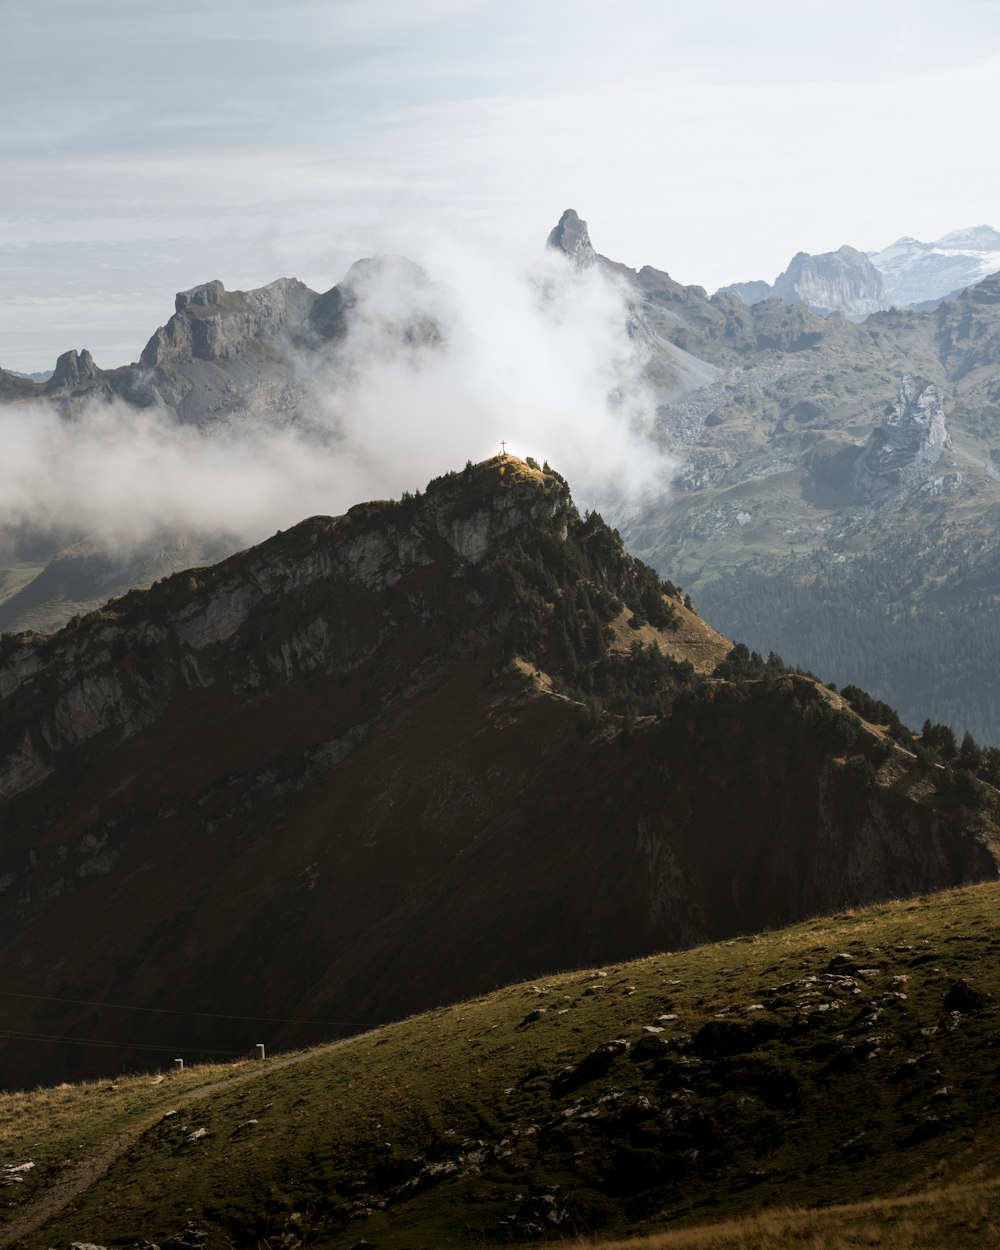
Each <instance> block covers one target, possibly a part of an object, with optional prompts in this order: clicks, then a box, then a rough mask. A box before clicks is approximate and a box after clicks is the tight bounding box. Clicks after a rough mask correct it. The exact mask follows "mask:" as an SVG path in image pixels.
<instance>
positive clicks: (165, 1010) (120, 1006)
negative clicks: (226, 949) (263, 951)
mask: <svg viewBox="0 0 1000 1250" xmlns="http://www.w3.org/2000/svg"><path fill="white" fill-rule="evenodd" d="M0 998H27V999H31V1000H32V1001H34V1002H39V1003H69V1004H70V1005H72V1006H74V1007H104V1008H106V1009H108V1010H109V1011H147V1012H151V1013H154V1014H156V1015H160V1016H191V1017H193V1018H195V1019H197V1020H243V1021H246V1022H247V1023H251V1024H315V1025H325V1026H326V1027H327V1028H333V1029H336V1028H348V1029H354V1028H357V1029H368V1028H371V1023H372V1022H371V1021H370V1020H296V1019H288V1018H286V1017H283V1016H232V1015H226V1014H224V1013H223V1012H219V1011H181V1010H179V1009H176V1010H175V1009H174V1008H172V1007H136V1006H130V1005H128V1004H126V1003H98V1002H91V1001H90V1000H89V999H86V998H56V997H55V996H54V995H51V994H20V993H17V992H15V991H14V990H0Z"/></svg>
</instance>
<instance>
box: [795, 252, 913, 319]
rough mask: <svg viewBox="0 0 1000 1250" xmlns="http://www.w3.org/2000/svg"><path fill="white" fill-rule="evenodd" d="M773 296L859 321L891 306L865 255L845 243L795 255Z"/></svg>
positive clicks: (879, 279) (873, 268)
mask: <svg viewBox="0 0 1000 1250" xmlns="http://www.w3.org/2000/svg"><path fill="white" fill-rule="evenodd" d="M774 294H775V295H777V296H778V297H779V298H780V299H782V300H784V302H785V303H786V304H793V303H802V304H806V305H808V306H809V307H810V308H812V309H815V310H816V311H817V312H842V313H844V314H845V315H846V316H848V317H852V318H858V319H860V318H862V317H867V316H868V315H869V313H873V312H880V311H882V310H883V309H886V308H889V307H890V301H889V299H888V297H887V295H886V292H885V287H884V285H883V282H882V275H881V274H880V273H879V271H878V270H877V269H876V268H875V266H874V265H873V264H872V263H871V261H870V260H869V259H868V257H867V256H866V255H865V254H864V252H859V251H858V250H857V248H853V247H849V246H847V244H844V246H843V247H840V248H838V249H837V250H836V251H835V252H823V253H822V254H820V255H818V256H813V255H810V254H809V253H808V252H798V253H797V254H796V255H795V256H793V257H792V261H791V263H790V264H789V266H788V268H787V269H786V270H785V272H784V273H782V274H780V275H779V276H778V277H777V278H776V279H775V282H774Z"/></svg>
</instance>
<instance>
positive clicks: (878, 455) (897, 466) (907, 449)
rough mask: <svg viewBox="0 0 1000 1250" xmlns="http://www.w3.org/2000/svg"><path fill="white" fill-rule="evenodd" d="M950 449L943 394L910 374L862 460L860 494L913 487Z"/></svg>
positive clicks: (857, 477)
mask: <svg viewBox="0 0 1000 1250" xmlns="http://www.w3.org/2000/svg"><path fill="white" fill-rule="evenodd" d="M950 447H951V439H950V438H949V437H948V431H947V429H946V427H945V421H944V401H943V398H942V396H941V392H940V391H939V390H938V388H937V387H936V386H935V385H934V384H933V383H932V382H927V381H924V380H923V379H921V378H914V377H912V376H911V375H910V374H905V375H904V376H903V379H902V381H901V383H900V386H899V390H898V392H897V393H896V398H895V399H894V400H893V401H892V403H891V404H890V405H889V406H888V408H887V409H886V412H885V416H884V417H883V418H882V421H881V424H879V425H878V426H876V428H875V429H874V430H873V431H872V433H871V434H870V435H869V437H868V439H867V441H866V442H865V445H864V447H863V448H862V450H861V454H860V456H859V457H858V461H857V464H856V466H855V471H854V486H855V492H856V494H858V495H859V496H860V497H861V498H863V499H873V498H876V497H878V496H880V495H885V494H887V493H888V492H889V491H892V490H896V489H899V488H901V487H902V488H905V487H908V486H912V485H914V484H916V483H917V482H918V481H919V480H920V479H921V478H922V477H923V476H924V475H925V474H926V473H927V471H928V470H929V469H931V468H932V467H933V466H934V465H935V464H936V463H937V460H938V458H939V457H940V455H941V452H942V451H943V450H944V449H945V448H950Z"/></svg>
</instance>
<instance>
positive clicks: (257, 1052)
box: [254, 1042, 264, 1059]
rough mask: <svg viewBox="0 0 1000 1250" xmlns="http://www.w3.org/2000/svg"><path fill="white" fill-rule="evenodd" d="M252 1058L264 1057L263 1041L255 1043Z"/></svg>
mask: <svg viewBox="0 0 1000 1250" xmlns="http://www.w3.org/2000/svg"><path fill="white" fill-rule="evenodd" d="M254 1058H255V1059H263V1058H264V1043H263V1042H258V1043H257V1045H256V1046H255V1047H254Z"/></svg>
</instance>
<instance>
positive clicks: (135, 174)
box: [0, 0, 1000, 371]
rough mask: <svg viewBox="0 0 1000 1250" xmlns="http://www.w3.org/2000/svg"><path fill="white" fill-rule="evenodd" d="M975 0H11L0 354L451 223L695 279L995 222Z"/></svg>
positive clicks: (0, 233) (1, 48) (93, 336)
mask: <svg viewBox="0 0 1000 1250" xmlns="http://www.w3.org/2000/svg"><path fill="white" fill-rule="evenodd" d="M998 84H1000V8H998V6H996V5H994V4H991V3H988V2H986V0H955V2H953V3H950V4H948V5H947V6H946V5H945V4H944V3H941V2H940V0H916V2H914V0H908V2H905V3H904V2H903V0H884V2H883V3H882V4H880V5H878V6H871V5H867V4H863V3H861V0H845V2H844V3H843V4H841V5H839V6H838V8H837V10H836V13H835V14H833V15H831V14H829V12H828V11H824V13H823V14H822V16H821V15H820V13H819V11H818V10H814V9H811V8H810V7H809V6H802V5H798V4H793V3H792V2H791V0H762V2H761V3H760V4H757V5H754V6H748V5H745V4H743V3H742V2H741V0H706V3H704V4H701V5H697V6H690V5H686V4H680V3H671V4H666V5H664V4H662V3H658V2H657V0H633V3H631V4H630V5H628V6H627V7H626V8H624V9H622V8H616V9H610V8H608V7H607V6H606V5H604V4H601V3H598V2H597V0H578V3H575V4H573V5H572V6H568V5H567V4H566V3H565V2H564V0H531V3H528V2H527V0H507V2H505V3H503V4H500V3H499V2H498V0H332V2H331V0H328V2H326V3H318V2H317V0H289V3H288V4H286V5H283V6H281V7H280V9H279V8H276V7H275V6H273V5H271V4H269V3H265V2H264V0H240V3H239V4H237V3H236V2H235V0H198V2H197V3H196V2H195V0H178V3H176V4H174V5H172V6H170V8H169V9H167V10H164V9H163V8H161V7H160V6H154V5H151V4H148V3H138V4H137V3H135V0H95V3H93V4H91V5H88V6H87V10H86V14H85V15H83V14H82V13H81V10H80V9H79V6H76V5H73V4H71V3H70V0H31V2H30V3H29V0H12V2H11V3H10V4H9V5H7V6H5V29H4V40H3V43H2V45H0V102H2V106H3V116H4V118H5V120H6V125H5V127H4V130H3V133H2V135H0V155H2V158H3V163H4V170H5V196H4V207H3V213H2V215H0V365H3V366H4V367H7V368H14V369H20V370H24V371H30V370H34V369H43V368H50V367H51V365H52V363H53V362H54V359H55V356H56V355H57V354H58V353H59V352H61V351H64V350H67V349H68V348H70V347H77V348H80V347H83V346H87V347H89V348H90V349H91V350H92V351H93V352H94V354H95V356H96V358H97V360H98V363H99V364H101V365H102V366H104V367H112V366H114V365H118V364H122V363H125V362H127V361H129V360H133V359H136V358H137V357H138V354H139V352H140V350H141V348H142V346H143V344H144V343H145V341H146V338H147V337H148V335H149V334H150V333H151V332H152V331H153V330H154V329H155V328H156V326H157V325H159V324H162V323H163V322H164V321H165V320H166V318H167V317H168V316H169V314H170V312H171V310H172V300H173V294H174V292H175V291H177V290H181V289H185V288H187V287H190V286H193V285H195V284H197V283H199V282H203V281H206V280H208V279H210V278H216V277H218V278H221V279H222V280H223V281H224V282H225V284H226V286H227V287H229V288H231V289H232V288H240V287H243V288H246V287H252V286H258V285H261V284H263V283H266V282H268V281H271V280H273V279H274V278H276V277H279V276H292V275H294V276H297V277H299V278H301V279H302V280H303V281H305V282H307V283H308V284H309V285H310V286H312V287H314V289H318V290H325V289H328V288H329V287H330V286H332V285H333V284H334V283H335V282H337V281H338V280H339V279H340V278H341V277H342V275H343V273H344V272H345V270H346V269H347V267H348V266H349V265H350V264H351V263H352V262H353V261H354V260H356V259H358V258H359V257H361V256H365V255H371V254H372V253H374V252H379V251H395V252H400V251H406V250H407V247H408V244H409V243H410V242H411V241H412V240H414V239H417V240H419V239H421V238H425V237H426V236H427V234H428V233H429V232H433V233H436V234H438V235H440V234H442V233H443V234H445V235H447V234H448V233H449V232H453V233H454V234H455V235H456V236H457V237H459V238H461V239H462V240H463V241H464V243H465V244H470V243H471V244H473V245H476V244H478V245H479V246H481V247H484V248H486V249H488V250H489V251H490V253H492V254H493V255H494V256H500V257H503V256H505V255H510V256H511V257H512V258H517V260H518V262H519V263H523V262H524V260H525V258H526V257H529V256H531V255H535V254H537V252H538V251H539V250H540V248H541V246H542V243H543V241H544V238H545V236H546V234H547V232H548V230H549V229H550V228H551V226H552V225H553V224H554V223H555V221H556V220H557V218H558V216H559V214H560V213H561V212H562V210H563V209H564V208H566V207H567V206H570V205H572V206H573V207H575V208H577V209H578V210H579V212H580V213H581V214H582V215H583V216H584V217H586V218H587V219H588V220H589V222H590V225H591V232H592V235H593V238H594V243H595V246H596V247H597V248H598V250H600V251H602V252H604V253H605V254H606V255H609V256H611V257H613V258H615V259H617V260H621V261H624V262H625V263H627V264H630V265H634V266H640V265H643V264H652V265H655V266H657V267H658V268H662V269H666V270H668V271H669V272H670V273H671V274H672V275H673V276H674V277H675V278H677V279H679V280H680V281H683V282H687V283H699V284H701V285H703V286H705V287H707V288H708V289H709V290H712V289H714V288H715V287H717V286H719V285H722V284H724V283H727V282H734V281H741V280H747V279H753V278H765V279H767V280H773V278H774V277H775V275H776V274H777V273H778V272H779V271H780V270H781V269H782V268H784V266H785V265H786V264H787V262H788V259H789V257H790V256H791V254H792V252H793V251H795V250H797V249H803V250H807V251H817V252H818V251H826V250H829V249H831V248H835V247H838V246H839V245H840V244H842V243H845V242H847V243H850V244H852V245H853V246H856V247H859V248H864V249H874V248H880V247H884V246H885V245H887V244H888V243H890V242H891V241H892V240H894V239H895V238H897V237H898V236H900V235H902V234H911V235H914V236H916V237H919V238H923V239H934V238H937V237H939V236H940V235H942V234H944V233H946V232H948V231H950V230H954V229H958V228H961V227H965V226H972V225H976V224H979V223H981V222H991V223H992V224H997V218H998V216H1000V214H998V212H997V204H998V203H1000V173H998V171H997V168H996V163H995V162H994V161H992V160H991V159H990V156H989V149H988V146H987V145H986V143H985V141H984V132H985V128H986V125H987V121H988V120H990V119H992V117H993V116H995V115H996V111H997V110H996V106H997V103H998V95H1000V86H998Z"/></svg>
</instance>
